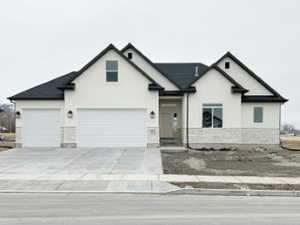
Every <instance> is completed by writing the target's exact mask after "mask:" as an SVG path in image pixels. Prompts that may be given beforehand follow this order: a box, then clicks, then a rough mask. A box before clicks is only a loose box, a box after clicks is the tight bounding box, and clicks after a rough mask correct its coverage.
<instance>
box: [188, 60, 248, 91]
mask: <svg viewBox="0 0 300 225" xmlns="http://www.w3.org/2000/svg"><path fill="white" fill-rule="evenodd" d="M212 69H214V70H216V71H218V72H219V73H220V74H221V75H222V76H223V77H224V78H225V79H226V80H228V81H229V82H230V83H231V84H232V85H233V86H232V92H234V93H246V92H248V90H247V89H245V88H244V87H243V86H242V85H241V84H240V83H238V82H237V81H236V80H234V79H233V78H232V77H231V76H229V75H228V74H227V73H226V72H225V71H223V70H222V69H221V68H219V67H218V66H217V65H215V64H213V65H211V66H210V67H208V69H207V70H206V71H205V72H204V73H203V74H201V75H199V76H198V77H197V79H195V80H194V81H193V83H191V84H190V85H192V84H195V83H196V82H197V81H198V80H199V79H200V78H202V77H203V76H205V75H206V74H207V72H208V71H210V70H212Z"/></svg>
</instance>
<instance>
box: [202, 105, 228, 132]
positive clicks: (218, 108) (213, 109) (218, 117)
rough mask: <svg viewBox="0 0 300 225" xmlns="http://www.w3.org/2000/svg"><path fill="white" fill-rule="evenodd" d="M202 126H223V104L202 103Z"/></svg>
mask: <svg viewBox="0 0 300 225" xmlns="http://www.w3.org/2000/svg"><path fill="white" fill-rule="evenodd" d="M202 127H204V128H222V127H223V105H222V104H203V110H202Z"/></svg>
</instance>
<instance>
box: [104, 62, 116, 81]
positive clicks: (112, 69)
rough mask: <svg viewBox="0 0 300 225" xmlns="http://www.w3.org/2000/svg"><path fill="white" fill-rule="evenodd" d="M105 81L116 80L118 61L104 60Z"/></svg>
mask: <svg viewBox="0 0 300 225" xmlns="http://www.w3.org/2000/svg"><path fill="white" fill-rule="evenodd" d="M106 81H108V82H116V81H118V61H106Z"/></svg>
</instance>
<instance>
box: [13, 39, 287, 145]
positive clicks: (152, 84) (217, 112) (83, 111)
mask: <svg viewBox="0 0 300 225" xmlns="http://www.w3.org/2000/svg"><path fill="white" fill-rule="evenodd" d="M8 99H10V100H11V101H12V102H14V103H15V107H16V118H17V119H16V143H17V147H59V146H61V147H146V146H148V147H158V146H161V145H182V146H188V147H194V148H201V147H214V146H224V147H226V146H238V145H267V146H271V145H278V144H279V128H280V112H281V105H282V104H283V103H284V102H286V101H287V99H285V98H283V97H282V96H281V95H280V94H279V93H278V92H277V91H275V90H274V89H273V88H271V87H270V86H269V85H268V84H266V83H265V82H264V81H263V80H262V79H261V78H260V77H258V76H257V75H256V74H255V73H254V72H252V71H251V70H250V69H249V68H248V67H247V66H245V65H244V64H243V63H242V62H241V61H240V60H238V59H237V58H236V57H235V56H233V55H232V54H231V53H230V52H228V53H226V54H225V55H224V56H222V57H221V58H220V59H219V60H217V61H216V62H215V63H213V64H212V65H211V66H206V65H204V64H202V63H153V62H152V61H151V60H150V59H148V58H147V57H146V56H145V55H144V54H143V53H141V52H140V51H139V50H138V49H136V48H135V47H134V46H133V45H132V44H128V45H127V46H126V47H124V48H123V49H122V50H118V49H117V48H116V47H115V46H113V45H112V44H110V45H109V46H108V47H107V48H105V49H104V50H103V51H102V52H100V54H98V55H97V56H96V57H95V58H94V59H92V60H91V61H90V62H88V63H87V64H86V65H85V66H84V67H83V68H81V69H80V70H78V71H74V72H71V73H68V74H66V75H63V76H60V77H58V78H56V79H54V80H51V81H48V82H46V83H44V84H41V85H38V86H36V87H33V88H31V89H29V90H26V91H24V92H21V93H19V94H17V95H14V96H12V97H9V98H8Z"/></svg>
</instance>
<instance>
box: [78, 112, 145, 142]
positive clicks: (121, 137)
mask: <svg viewBox="0 0 300 225" xmlns="http://www.w3.org/2000/svg"><path fill="white" fill-rule="evenodd" d="M77 128H78V129H77V130H78V146H79V147H145V146H146V145H147V139H146V110H142V109H128V110H124V109H107V110H106V109H103V110H102V109H101V110H100V109H79V110H78V127H77Z"/></svg>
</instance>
